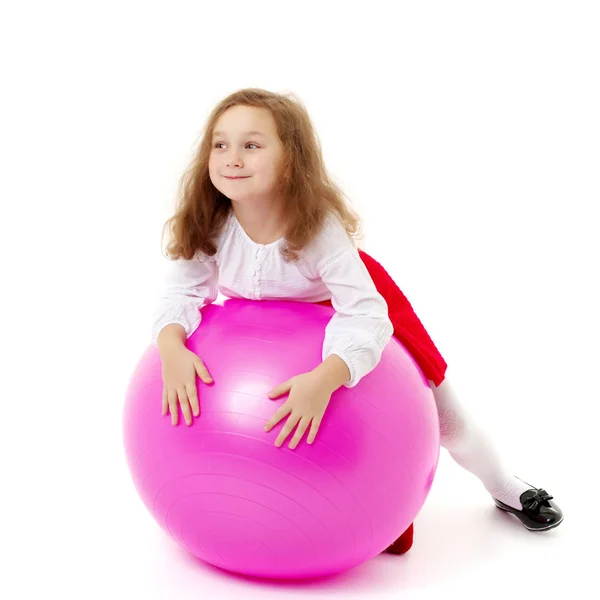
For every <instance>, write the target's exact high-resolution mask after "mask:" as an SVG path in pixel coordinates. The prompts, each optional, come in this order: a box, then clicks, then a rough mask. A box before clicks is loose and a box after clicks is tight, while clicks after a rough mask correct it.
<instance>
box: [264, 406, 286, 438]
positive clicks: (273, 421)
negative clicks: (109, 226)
mask: <svg viewBox="0 0 600 600" xmlns="http://www.w3.org/2000/svg"><path fill="white" fill-rule="evenodd" d="M291 412H292V409H291V407H290V405H289V404H288V403H287V402H286V403H285V404H283V405H281V406H280V407H279V409H278V410H277V411H276V412H275V414H274V415H273V416H272V417H271V418H270V419H269V420H268V421H267V423H266V425H265V431H269V430H270V429H271V428H272V427H274V426H275V425H277V423H279V421H281V419H284V418H285V417H287V416H288V415H289V414H290V413H291Z"/></svg>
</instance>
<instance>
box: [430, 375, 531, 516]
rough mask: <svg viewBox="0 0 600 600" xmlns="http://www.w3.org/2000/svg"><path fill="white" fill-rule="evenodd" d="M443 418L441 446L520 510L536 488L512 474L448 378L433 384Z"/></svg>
mask: <svg viewBox="0 0 600 600" xmlns="http://www.w3.org/2000/svg"><path fill="white" fill-rule="evenodd" d="M429 384H430V386H431V389H432V390H433V395H434V397H435V402H436V405H437V409H438V415H439V418H440V433H441V445H442V447H444V448H446V450H448V452H449V453H450V456H452V458H453V459H454V460H455V461H456V462H457V463H458V464H459V465H460V466H461V467H463V468H465V469H466V470H467V471H470V472H471V473H473V475H475V476H476V477H477V478H478V479H479V480H480V481H481V483H482V484H483V485H484V486H485V488H486V489H487V491H488V492H489V493H490V494H491V495H492V496H493V497H494V498H497V499H498V500H500V501H501V502H503V503H504V504H507V505H508V506H511V507H513V508H515V509H517V510H520V509H521V508H522V505H521V501H520V496H521V494H522V493H523V492H524V491H526V490H530V489H532V486H531V485H529V484H527V483H525V482H524V481H521V480H520V479H519V478H517V477H515V476H514V475H512V474H511V472H510V471H508V470H507V468H506V466H505V465H504V463H503V462H502V460H501V458H500V455H499V454H498V451H497V450H496V448H495V447H494V445H493V444H492V442H491V440H490V439H489V438H488V436H487V435H486V434H485V432H484V431H483V430H482V429H481V428H480V427H479V426H478V425H477V423H475V422H473V420H472V418H471V417H470V416H469V415H468V414H467V412H466V410H465V408H464V407H463V406H462V404H461V403H460V401H459V399H458V396H457V395H456V392H455V390H454V389H453V387H452V385H451V383H450V382H449V381H448V378H445V379H444V381H442V382H441V383H440V385H439V386H438V387H435V385H434V384H433V382H432V381H429Z"/></svg>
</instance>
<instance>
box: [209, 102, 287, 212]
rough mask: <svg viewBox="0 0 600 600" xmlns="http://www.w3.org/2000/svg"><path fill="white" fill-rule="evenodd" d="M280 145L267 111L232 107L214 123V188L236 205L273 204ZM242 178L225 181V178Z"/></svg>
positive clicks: (278, 168) (279, 165)
mask: <svg viewBox="0 0 600 600" xmlns="http://www.w3.org/2000/svg"><path fill="white" fill-rule="evenodd" d="M283 158H284V151H283V145H282V143H281V140H280V139H279V135H278V134H277V127H276V124H275V119H274V118H273V115H272V114H271V111H270V110H269V109H267V108H259V107H254V106H232V107H231V108H229V109H227V110H226V111H225V112H224V113H223V114H222V115H221V116H220V118H219V119H218V120H217V122H216V124H215V127H214V134H213V138H212V149H211V153H210V160H209V165H208V169H209V175H210V180H211V181H212V183H213V185H214V186H215V187H216V188H217V189H218V190H219V191H220V192H221V193H222V194H224V195H225V196H227V198H229V199H231V200H235V201H237V202H244V201H256V200H258V201H264V200H268V201H275V200H277V198H275V197H274V194H275V193H276V191H275V190H276V186H277V184H278V182H279V177H280V170H281V164H282V162H283ZM230 176H231V177H242V178H241V179H228V178H227V177H230Z"/></svg>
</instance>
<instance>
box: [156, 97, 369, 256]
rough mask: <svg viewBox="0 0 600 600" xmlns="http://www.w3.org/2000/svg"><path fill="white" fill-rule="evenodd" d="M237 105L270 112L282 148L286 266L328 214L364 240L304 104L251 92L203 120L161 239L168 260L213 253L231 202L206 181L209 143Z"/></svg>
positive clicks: (221, 105) (227, 101)
mask: <svg viewBox="0 0 600 600" xmlns="http://www.w3.org/2000/svg"><path fill="white" fill-rule="evenodd" d="M237 105H245V106H255V107H263V108H268V109H269V110H270V111H271V113H272V115H273V117H274V119H275V123H276V124H277V132H278V134H279V137H280V139H281V142H282V144H283V148H284V161H283V167H282V171H281V173H280V181H279V183H278V191H279V193H280V194H281V196H282V197H283V198H284V218H285V222H287V223H288V228H287V230H286V232H285V236H284V237H285V239H284V242H283V243H282V244H281V246H280V251H281V253H282V254H283V256H284V260H285V261H286V262H289V261H293V262H295V261H296V260H298V258H299V251H300V250H302V248H304V247H305V246H306V244H308V243H309V242H310V241H311V240H312V239H313V237H314V236H315V235H316V234H317V233H318V231H319V229H320V227H321V226H322V225H323V222H324V220H325V218H326V217H327V216H328V215H329V214H330V213H336V214H337V216H338V217H339V219H340V221H341V222H342V223H343V225H344V227H345V229H346V233H347V234H348V236H349V237H350V239H353V240H355V243H356V241H357V240H358V239H359V238H361V237H362V223H361V218H360V216H359V215H358V214H357V213H356V212H355V211H354V210H353V209H352V208H351V207H350V206H349V204H348V203H347V202H346V200H345V199H344V197H343V194H342V192H341V190H340V189H339V188H338V186H337V185H336V184H335V183H334V182H333V181H332V180H331V178H330V177H329V175H328V174H327V171H326V169H325V165H324V162H323V156H322V151H321V146H320V143H319V140H318V138H317V135H316V133H315V131H314V128H313V125H312V123H311V120H310V117H309V116H308V113H307V111H306V109H305V107H304V106H303V104H302V103H301V102H300V101H298V100H297V99H294V97H293V95H291V94H290V95H282V94H276V93H272V92H269V91H266V90H262V89H258V88H249V89H242V90H238V91H237V92H234V93H233V94H230V95H229V96H227V97H226V98H225V99H224V100H222V101H221V102H219V104H218V105H217V106H216V107H215V108H214V109H213V111H212V112H211V114H210V115H209V117H208V119H207V122H206V124H205V126H204V128H203V131H204V135H203V136H202V139H201V142H200V145H199V148H198V150H197V152H196V153H195V156H194V157H193V159H192V161H191V164H190V165H189V167H188V168H187V170H186V171H185V172H184V174H183V175H182V177H181V180H180V182H179V190H178V198H177V208H176V211H175V214H174V215H173V216H172V217H170V218H169V219H168V220H167V221H166V223H165V225H164V227H163V235H164V230H165V228H167V227H168V228H169V230H170V242H169V244H168V246H167V256H168V257H169V258H171V259H177V258H185V259H188V260H189V259H191V258H192V257H193V256H194V255H195V254H196V252H197V251H201V252H202V253H204V254H205V255H207V256H213V255H214V254H215V253H216V251H217V248H216V245H215V239H216V236H217V235H218V234H219V232H220V231H221V230H222V228H223V226H224V225H225V222H226V221H227V218H228V215H229V213H230V212H231V211H232V210H233V208H232V205H231V200H230V199H229V198H227V197H226V196H225V195H224V194H222V193H221V192H219V190H217V189H216V188H215V186H214V185H213V184H212V182H211V180H210V176H209V170H208V162H209V158H210V153H211V149H212V142H211V140H212V135H213V131H214V127H215V124H216V122H217V120H218V118H219V117H220V116H221V115H222V114H223V113H224V112H225V111H226V110H227V109H228V108H231V107H232V106H237ZM201 135H202V134H201ZM356 245H357V244H356Z"/></svg>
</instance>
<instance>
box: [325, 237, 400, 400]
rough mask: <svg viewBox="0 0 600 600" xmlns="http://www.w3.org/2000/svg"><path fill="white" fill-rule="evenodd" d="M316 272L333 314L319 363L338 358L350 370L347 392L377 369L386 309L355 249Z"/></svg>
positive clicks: (386, 335) (389, 330)
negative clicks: (327, 296) (332, 356)
mask: <svg viewBox="0 0 600 600" xmlns="http://www.w3.org/2000/svg"><path fill="white" fill-rule="evenodd" d="M317 270H318V273H319V275H320V277H321V279H322V281H323V283H324V284H325V286H326V287H327V288H328V289H329V291H330V292H331V304H332V305H333V308H334V309H335V311H336V312H335V314H334V315H333V317H332V318H331V320H330V321H329V323H328V324H327V327H326V328H325V339H324V342H323V360H325V359H326V358H327V357H328V356H329V355H331V354H336V355H337V356H339V357H340V358H341V359H342V360H343V361H344V362H345V363H346V364H347V365H348V369H349V370H350V380H349V381H347V382H346V383H345V384H344V386H345V387H348V388H351V387H354V386H355V385H356V384H357V383H358V382H359V381H360V380H361V379H362V378H363V377H364V376H365V375H367V374H368V373H369V372H371V371H372V370H373V369H374V368H375V367H376V366H377V364H378V363H379V360H380V359H381V354H382V352H383V350H384V348H385V346H386V344H387V343H388V342H389V340H390V338H391V337H392V334H393V332H394V327H393V325H392V322H391V321H390V318H389V316H388V306H387V304H386V301H385V300H384V298H383V296H381V294H380V293H379V292H378V291H377V288H376V287H375V284H374V283H373V280H372V279H371V276H370V275H369V272H368V271H367V269H366V267H365V265H364V263H363V261H362V260H361V258H360V256H359V254H358V251H357V250H356V249H355V248H351V247H345V248H343V249H341V250H340V251H339V252H338V253H336V254H335V255H334V256H332V257H330V258H327V259H325V260H322V261H321V262H320V263H319V264H318V265H317Z"/></svg>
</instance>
